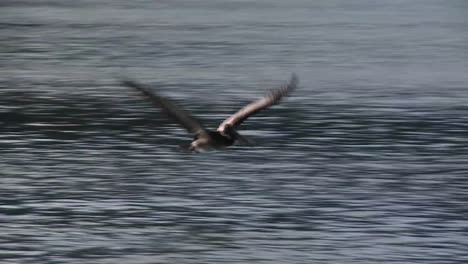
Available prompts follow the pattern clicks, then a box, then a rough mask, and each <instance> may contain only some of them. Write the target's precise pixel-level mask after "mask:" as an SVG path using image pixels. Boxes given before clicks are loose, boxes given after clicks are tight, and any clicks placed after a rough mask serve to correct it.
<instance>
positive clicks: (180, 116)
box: [122, 80, 205, 135]
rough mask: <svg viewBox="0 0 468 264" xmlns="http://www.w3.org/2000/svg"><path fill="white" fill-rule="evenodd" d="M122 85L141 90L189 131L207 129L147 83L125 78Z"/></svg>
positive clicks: (194, 131) (196, 132)
mask: <svg viewBox="0 0 468 264" xmlns="http://www.w3.org/2000/svg"><path fill="white" fill-rule="evenodd" d="M122 85H124V86H127V87H130V88H134V89H136V90H138V91H141V92H142V93H143V94H144V95H145V96H146V97H148V98H149V99H151V101H152V102H153V104H154V105H156V106H157V107H159V108H161V109H162V110H163V111H164V113H165V114H166V115H167V116H168V117H169V118H171V119H172V120H173V121H174V122H176V123H178V124H179V125H181V126H182V127H183V128H185V129H187V131H188V132H190V133H193V134H195V135H197V134H200V133H204V132H205V129H204V128H203V126H202V125H201V124H200V122H198V121H197V120H196V119H195V118H193V117H192V116H191V115H190V114H189V113H187V112H185V111H184V110H183V109H182V108H181V107H179V106H178V105H176V104H175V103H174V102H172V101H171V100H170V99H168V98H166V97H163V96H160V95H158V94H157V93H156V92H154V91H152V90H150V89H149V88H148V87H146V86H145V85H143V84H140V83H137V82H135V81H130V80H123V81H122Z"/></svg>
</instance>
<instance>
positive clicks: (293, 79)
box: [289, 72, 299, 88]
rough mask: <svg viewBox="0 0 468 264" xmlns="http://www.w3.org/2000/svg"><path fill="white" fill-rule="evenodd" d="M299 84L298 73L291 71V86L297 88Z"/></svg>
mask: <svg viewBox="0 0 468 264" xmlns="http://www.w3.org/2000/svg"><path fill="white" fill-rule="evenodd" d="M298 84H299V77H297V74H296V73H294V72H293V73H291V78H290V79H289V86H291V87H294V88H296V87H297V85H298Z"/></svg>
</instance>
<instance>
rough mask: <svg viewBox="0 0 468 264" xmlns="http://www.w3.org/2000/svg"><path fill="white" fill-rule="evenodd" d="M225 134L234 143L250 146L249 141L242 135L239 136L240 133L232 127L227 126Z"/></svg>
mask: <svg viewBox="0 0 468 264" xmlns="http://www.w3.org/2000/svg"><path fill="white" fill-rule="evenodd" d="M223 133H224V134H225V135H226V136H228V137H230V138H231V139H232V140H234V141H239V142H240V143H242V144H250V143H249V141H248V140H247V139H246V138H245V137H243V136H242V135H241V134H239V132H237V130H236V129H235V128H234V127H233V126H232V125H229V124H227V125H226V126H225V127H224V130H223Z"/></svg>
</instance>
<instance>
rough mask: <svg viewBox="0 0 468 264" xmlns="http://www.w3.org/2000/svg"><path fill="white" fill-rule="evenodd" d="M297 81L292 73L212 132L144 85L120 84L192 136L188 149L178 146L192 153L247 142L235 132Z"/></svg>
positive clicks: (273, 103) (125, 82) (131, 82)
mask: <svg viewBox="0 0 468 264" xmlns="http://www.w3.org/2000/svg"><path fill="white" fill-rule="evenodd" d="M298 82H299V80H298V78H297V76H296V75H295V74H292V75H291V78H290V80H289V82H287V83H286V84H283V85H282V86H281V87H280V88H278V89H275V90H271V91H270V92H269V93H268V94H266V95H265V96H263V97H262V98H260V99H258V100H256V101H254V102H252V103H250V104H248V105H246V106H245V107H244V108H242V109H240V110H239V111H237V112H236V113H235V114H233V115H232V116H230V117H228V118H227V119H226V120H224V121H223V122H222V123H221V124H220V125H219V127H218V128H217V129H216V131H213V130H208V129H206V128H204V127H203V126H202V125H201V123H200V122H199V121H198V120H197V119H195V118H194V117H192V116H191V115H190V114H189V113H188V112H186V111H184V110H183V109H182V108H181V107H179V106H178V105H176V104H175V103H174V102H173V101H171V100H170V99H168V98H166V97H163V96H161V95H159V94H158V93H157V92H155V91H154V90H151V89H149V88H148V87H147V86H145V85H143V84H140V83H137V82H135V81H132V80H123V81H122V85H124V86H127V87H130V88H134V89H136V90H138V91H140V92H142V93H143V94H144V95H145V96H146V97H148V98H149V99H150V100H151V101H152V102H153V104H154V105H156V106H157V107H159V108H161V110H162V111H163V112H165V113H166V115H167V116H168V117H169V118H170V119H172V120H173V121H174V122H175V123H178V124H179V125H180V126H182V127H183V128H185V129H186V130H187V131H188V132H189V133H191V134H193V135H194V136H193V141H192V143H191V144H190V145H188V146H181V149H183V150H187V151H195V152H206V151H210V150H219V149H223V148H225V147H229V146H231V145H233V144H234V143H236V142H240V143H248V142H249V141H247V140H246V139H245V138H244V137H243V136H242V135H240V134H239V133H238V132H237V130H238V129H239V127H240V125H241V124H242V122H244V121H245V120H246V119H247V118H249V117H250V116H252V115H254V114H256V113H258V112H260V111H261V110H263V109H266V108H268V107H270V106H272V105H275V104H278V103H279V102H280V100H281V98H282V97H283V96H286V95H288V94H289V93H290V92H291V91H293V90H294V89H295V88H296V87H297V85H298Z"/></svg>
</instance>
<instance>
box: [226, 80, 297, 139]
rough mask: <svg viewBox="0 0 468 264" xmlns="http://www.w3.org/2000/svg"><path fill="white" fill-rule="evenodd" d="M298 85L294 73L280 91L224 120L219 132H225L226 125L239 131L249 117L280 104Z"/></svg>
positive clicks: (274, 91) (271, 93)
mask: <svg viewBox="0 0 468 264" xmlns="http://www.w3.org/2000/svg"><path fill="white" fill-rule="evenodd" d="M298 83H299V79H298V78H297V76H296V74H294V73H293V74H292V76H291V79H290V80H289V82H288V83H286V84H284V85H283V86H281V87H280V88H279V89H276V90H272V91H271V92H270V93H268V94H267V95H265V96H264V97H262V98H260V99H258V100H257V101H255V102H253V103H250V104H248V105H247V106H245V107H244V108H242V109H241V110H239V111H238V112H237V113H235V114H233V115H232V116H230V117H229V118H228V119H226V120H224V121H223V123H221V125H219V127H218V129H217V130H218V131H220V132H223V131H224V128H225V126H226V125H231V126H232V127H234V128H236V129H237V128H238V127H239V126H240V125H241V124H242V122H243V121H244V120H246V119H247V118H249V116H251V115H254V114H256V113H258V112H260V111H261V110H263V109H265V108H268V107H269V106H271V105H274V104H277V103H279V101H280V100H281V98H282V97H283V96H285V95H287V94H289V93H290V92H291V91H292V90H294V89H295V88H296V87H297V85H298Z"/></svg>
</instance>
